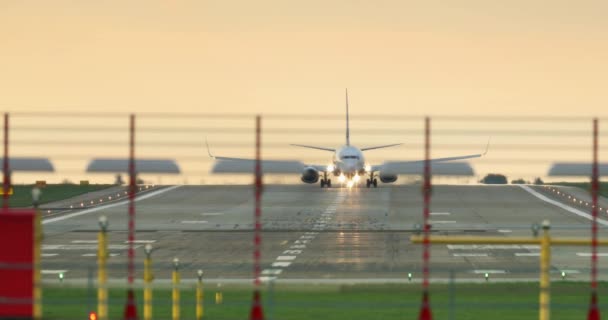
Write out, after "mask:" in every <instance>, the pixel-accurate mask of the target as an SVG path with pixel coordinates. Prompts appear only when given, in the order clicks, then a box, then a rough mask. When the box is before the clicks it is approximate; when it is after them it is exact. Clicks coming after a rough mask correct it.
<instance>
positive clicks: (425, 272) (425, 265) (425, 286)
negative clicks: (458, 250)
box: [418, 117, 433, 320]
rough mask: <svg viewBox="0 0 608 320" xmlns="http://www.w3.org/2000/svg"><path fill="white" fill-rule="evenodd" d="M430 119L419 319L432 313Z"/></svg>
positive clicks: (426, 130) (426, 318) (426, 127)
mask: <svg viewBox="0 0 608 320" xmlns="http://www.w3.org/2000/svg"><path fill="white" fill-rule="evenodd" d="M430 158H431V120H430V119H429V117H426V118H425V119H424V186H423V188H422V194H423V197H424V204H423V210H422V214H423V219H424V222H423V223H424V239H423V241H422V246H423V248H422V276H423V278H422V305H421V306H420V314H419V316H418V319H419V320H431V319H433V314H432V312H431V305H430V297H429V276H430V274H429V273H430V272H429V259H430V257H431V246H430V241H429V235H430V232H431V226H430V224H429V216H430V214H431V208H430V206H431V160H430Z"/></svg>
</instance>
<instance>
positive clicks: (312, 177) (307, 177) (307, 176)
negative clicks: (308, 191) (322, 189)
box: [302, 167, 319, 183]
mask: <svg viewBox="0 0 608 320" xmlns="http://www.w3.org/2000/svg"><path fill="white" fill-rule="evenodd" d="M317 181H319V171H317V169H315V168H313V167H307V168H306V169H304V171H303V172H302V182H305V183H317Z"/></svg>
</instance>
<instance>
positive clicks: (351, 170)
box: [207, 90, 487, 188]
mask: <svg viewBox="0 0 608 320" xmlns="http://www.w3.org/2000/svg"><path fill="white" fill-rule="evenodd" d="M348 109H349V107H348V90H347V91H346V143H345V144H344V145H343V146H341V147H339V148H336V149H334V148H326V147H318V146H310V145H301V144H292V146H296V147H302V148H309V149H316V150H322V151H328V152H333V153H334V155H333V158H332V161H331V164H329V165H315V164H304V163H302V162H300V161H297V160H262V161H261V163H262V171H263V172H265V173H301V175H302V177H301V180H302V182H305V183H309V184H312V183H317V182H319V181H320V186H321V188H323V187H328V188H329V187H331V183H332V181H331V178H330V177H331V176H334V177H337V178H338V181H339V182H340V183H342V184H345V185H346V186H347V187H349V188H350V187H352V186H354V185H358V184H359V182H360V181H361V177H362V176H365V175H367V176H368V178H367V179H366V180H365V185H366V187H368V188H369V187H371V186H373V187H374V188H376V187H377V186H378V178H380V181H381V182H383V183H392V182H395V181H397V176H398V175H399V174H421V173H422V170H423V165H424V160H417V161H387V162H384V163H383V164H381V165H370V164H367V163H366V162H365V158H364V155H363V151H368V150H375V149H381V148H389V147H395V146H399V145H402V143H395V144H387V145H380V146H373V147H365V148H357V147H356V146H354V145H351V143H350V124H349V110H348ZM207 151H208V153H209V156H210V157H212V158H214V159H215V160H217V161H216V162H215V164H214V166H213V169H212V172H213V173H252V172H253V170H254V164H255V160H253V159H243V158H230V157H218V156H214V155H212V154H211V152H210V151H209V145H208V144H207ZM486 153H487V148H486V151H485V152H484V153H481V154H472V155H465V156H457V157H447V158H436V159H431V163H432V172H433V174H440V175H454V176H462V175H465V176H472V175H473V169H472V168H471V166H470V165H469V164H468V163H466V162H451V161H454V160H464V159H471V158H479V157H481V156H483V155H485V154H486Z"/></svg>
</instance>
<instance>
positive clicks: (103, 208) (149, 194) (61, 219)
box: [42, 186, 181, 224]
mask: <svg viewBox="0 0 608 320" xmlns="http://www.w3.org/2000/svg"><path fill="white" fill-rule="evenodd" d="M179 187H181V186H171V187H168V188H164V189H160V190H157V191H151V192H149V193H146V194H144V195H142V196H139V197H137V198H135V201H136V202H137V201H141V200H145V199H149V198H152V197H154V196H157V195H159V194H163V193H165V192H169V191H171V190H175V189H177V188H179ZM128 203H129V201H128V200H125V201H121V202H117V203H112V204H107V205H103V206H99V207H95V208H91V209H86V210H83V211H79V212H74V213H70V214H66V215H64V216H59V217H55V218H49V219H44V220H42V224H48V223H53V222H57V221H63V220H67V219H70V218H74V217H78V216H82V215H85V214H87V213H93V212H97V211H101V210H105V209H109V208H114V207H118V206H122V205H125V204H128Z"/></svg>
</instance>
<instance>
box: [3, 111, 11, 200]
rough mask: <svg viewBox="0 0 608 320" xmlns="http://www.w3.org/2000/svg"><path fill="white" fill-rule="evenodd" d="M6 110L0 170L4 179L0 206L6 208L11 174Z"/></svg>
mask: <svg viewBox="0 0 608 320" xmlns="http://www.w3.org/2000/svg"><path fill="white" fill-rule="evenodd" d="M8 168H9V159H8V112H7V113H4V161H3V164H2V172H4V180H3V183H2V191H3V192H2V208H4V209H8V192H9V190H10V188H11V181H10V179H11V174H10V172H8V170H9V169H8Z"/></svg>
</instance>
